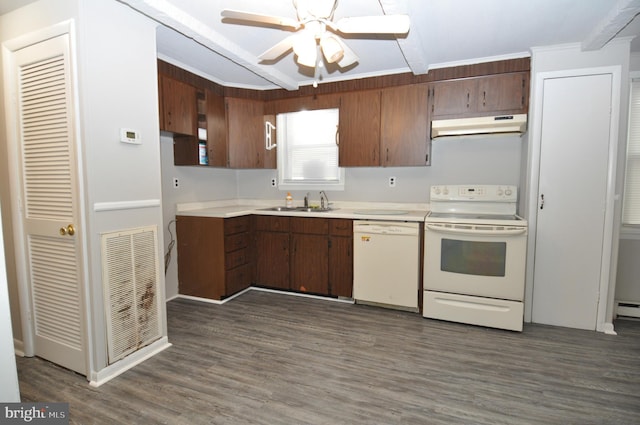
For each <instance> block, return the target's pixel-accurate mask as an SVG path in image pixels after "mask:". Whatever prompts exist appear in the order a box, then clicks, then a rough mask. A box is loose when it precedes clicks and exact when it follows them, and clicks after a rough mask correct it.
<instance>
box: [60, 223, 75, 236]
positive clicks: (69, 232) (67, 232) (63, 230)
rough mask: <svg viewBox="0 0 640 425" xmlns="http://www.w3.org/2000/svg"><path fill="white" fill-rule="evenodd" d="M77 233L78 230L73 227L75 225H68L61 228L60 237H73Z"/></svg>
mask: <svg viewBox="0 0 640 425" xmlns="http://www.w3.org/2000/svg"><path fill="white" fill-rule="evenodd" d="M75 233H76V229H75V228H74V227H73V224H70V225H68V226H67V227H61V228H60V235H61V236H64V235H69V236H73V235H75Z"/></svg>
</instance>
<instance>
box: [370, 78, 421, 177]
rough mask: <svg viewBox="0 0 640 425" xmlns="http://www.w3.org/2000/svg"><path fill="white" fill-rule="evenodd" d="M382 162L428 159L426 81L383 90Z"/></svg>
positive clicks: (393, 163)
mask: <svg viewBox="0 0 640 425" xmlns="http://www.w3.org/2000/svg"><path fill="white" fill-rule="evenodd" d="M381 112H382V114H381V116H382V136H381V147H382V158H381V163H382V165H383V166H386V167H390V166H405V165H427V164H428V163H429V149H430V143H431V142H430V139H429V133H428V130H429V127H428V123H429V119H428V117H427V85H426V84H416V85H409V86H399V87H393V88H388V89H384V90H382V105H381Z"/></svg>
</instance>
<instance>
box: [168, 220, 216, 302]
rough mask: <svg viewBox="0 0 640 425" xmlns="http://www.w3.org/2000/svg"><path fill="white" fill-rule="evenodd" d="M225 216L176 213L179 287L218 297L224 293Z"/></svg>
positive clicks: (187, 291)
mask: <svg viewBox="0 0 640 425" xmlns="http://www.w3.org/2000/svg"><path fill="white" fill-rule="evenodd" d="M223 222H224V219H221V218H207V217H191V216H178V217H177V218H176V234H177V248H178V249H177V250H178V290H179V293H180V294H183V295H192V296H195V297H203V298H211V299H216V300H219V299H221V297H222V296H223V295H224V293H225V255H224V252H225V250H224V226H223Z"/></svg>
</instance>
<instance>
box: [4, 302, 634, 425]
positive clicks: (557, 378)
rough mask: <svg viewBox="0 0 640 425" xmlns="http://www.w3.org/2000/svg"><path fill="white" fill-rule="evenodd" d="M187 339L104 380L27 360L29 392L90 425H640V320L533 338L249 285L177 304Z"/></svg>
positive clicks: (180, 335) (534, 333) (540, 330)
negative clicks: (214, 299) (224, 298)
mask: <svg viewBox="0 0 640 425" xmlns="http://www.w3.org/2000/svg"><path fill="white" fill-rule="evenodd" d="M167 308H168V324H169V340H170V342H172V343H173V346H172V347H171V348H169V349H167V350H165V351H163V352H162V353H160V354H158V355H156V356H155V357H153V358H151V359H149V360H147V361H146V362H144V363H142V364H141V365H138V366H136V367H135V368H133V369H131V370H129V371H127V372H126V373H124V374H123V375H121V376H119V377H117V378H115V379H114V380H112V381H110V382H108V383H106V384H104V385H103V386H101V387H99V388H92V387H90V386H89V385H88V383H87V381H86V379H85V378H84V377H82V376H79V375H77V374H75V373H73V372H70V371H68V370H65V369H63V368H60V367H58V366H55V365H53V364H51V363H48V362H46V361H44V360H41V359H38V358H18V359H17V362H18V375H19V378H20V389H21V395H22V400H23V401H25V402H26V401H49V402H53V401H60V402H69V404H70V416H71V423H79V424H156V423H158V424H160V423H165V424H265V425H266V424H268V425H278V424H283V425H284V424H287V425H289V424H322V425H329V424H331V425H333V424H537V425H540V424H554V425H555V424H625V425H627V424H638V423H640V322H638V321H631V320H619V321H617V322H616V330H617V332H618V336H609V335H604V334H601V333H596V332H589V331H580V330H573V329H566V328H558V327H551V326H543V325H531V324H525V327H524V331H523V332H522V333H515V332H510V331H502V330H496V329H487V328H482V327H475V326H466V325H462V324H456V323H447V322H440V321H434V320H428V319H423V318H422V317H421V316H420V315H418V314H416V313H407V312H399V311H393V310H386V309H380V308H377V307H369V306H361V305H350V304H344V303H335V302H327V301H323V300H316V299H308V298H300V297H294V296H290V295H284V294H276V293H269V292H259V291H249V292H248V293H246V294H244V295H242V296H240V297H238V298H236V299H234V300H232V301H230V302H228V303H226V304H224V305H222V306H219V305H211V304H205V303H198V302H195V301H186V300H174V301H171V302H169V303H168V306H167Z"/></svg>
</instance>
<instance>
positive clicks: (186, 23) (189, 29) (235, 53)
mask: <svg viewBox="0 0 640 425" xmlns="http://www.w3.org/2000/svg"><path fill="white" fill-rule="evenodd" d="M119 1H120V2H122V3H125V4H127V5H129V6H130V7H131V8H133V9H135V10H137V11H138V12H140V13H142V14H144V15H146V16H148V17H150V18H151V19H153V20H155V21H157V22H159V23H161V24H162V25H166V26H167V27H169V28H173V29H174V30H176V31H178V32H179V33H181V34H183V35H185V36H187V37H189V38H191V39H193V40H194V41H196V42H198V43H200V44H201V45H203V46H205V47H206V48H208V49H210V50H212V51H214V52H216V53H218V54H220V55H222V56H224V57H226V58H227V59H229V60H230V61H232V62H234V63H236V64H238V65H240V66H242V67H243V68H246V69H248V70H249V71H251V72H253V73H254V74H256V75H258V76H260V77H262V78H264V79H265V80H267V81H270V82H272V83H273V84H275V85H277V86H278V87H282V88H283V89H287V90H297V89H298V82H297V81H295V80H294V79H292V78H290V77H288V76H287V75H286V74H284V73H282V72H280V71H278V70H277V69H274V68H269V70H267V69H266V68H265V67H263V66H260V65H259V64H258V58H257V57H256V56H255V55H253V54H251V53H249V52H248V51H246V50H244V49H243V48H241V47H240V46H238V45H237V44H235V43H234V42H232V41H231V40H229V39H228V38H226V37H224V36H223V35H221V34H220V33H218V32H217V31H214V30H213V29H212V28H211V27H209V26H208V25H206V24H205V23H204V22H202V21H200V20H198V19H197V18H195V17H193V16H192V15H190V14H188V13H186V12H185V11H184V10H182V9H180V8H177V7H175V6H174V5H172V4H171V3H169V2H168V1H166V0H119Z"/></svg>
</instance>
